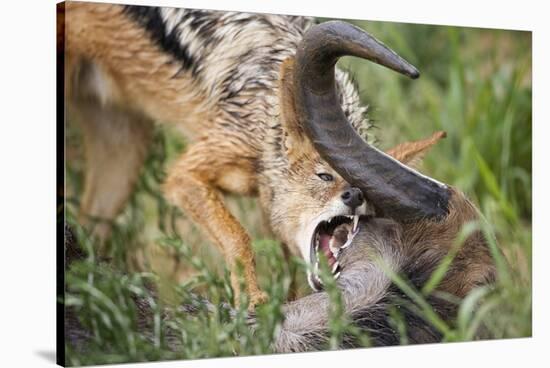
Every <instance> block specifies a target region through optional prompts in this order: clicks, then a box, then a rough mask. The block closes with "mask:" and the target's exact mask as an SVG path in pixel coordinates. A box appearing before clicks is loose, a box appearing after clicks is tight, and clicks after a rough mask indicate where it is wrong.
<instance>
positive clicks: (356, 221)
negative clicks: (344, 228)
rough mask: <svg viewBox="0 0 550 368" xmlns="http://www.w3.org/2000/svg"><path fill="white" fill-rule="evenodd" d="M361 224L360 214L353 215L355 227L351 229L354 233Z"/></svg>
mask: <svg viewBox="0 0 550 368" xmlns="http://www.w3.org/2000/svg"><path fill="white" fill-rule="evenodd" d="M358 224H359V215H355V216H353V227H352V229H351V232H352V233H355V232H356V231H357V225H358Z"/></svg>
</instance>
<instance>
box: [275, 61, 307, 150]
mask: <svg viewBox="0 0 550 368" xmlns="http://www.w3.org/2000/svg"><path fill="white" fill-rule="evenodd" d="M293 80H294V58H293V57H289V58H287V59H286V60H285V61H283V63H282V64H281V68H280V71H279V106H280V109H281V124H282V127H283V134H284V138H283V145H284V149H285V151H286V154H287V156H288V157H289V158H290V159H292V158H299V157H300V156H302V154H304V153H306V152H308V150H311V149H313V147H312V146H311V144H310V142H309V139H308V138H307V137H306V135H305V133H304V130H303V128H302V126H301V125H300V122H299V121H298V117H297V116H298V115H297V114H296V105H295V99H294V88H293V83H294V81H293Z"/></svg>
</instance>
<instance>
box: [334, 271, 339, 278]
mask: <svg viewBox="0 0 550 368" xmlns="http://www.w3.org/2000/svg"><path fill="white" fill-rule="evenodd" d="M338 277H340V271H338V272H337V273H335V274H334V279H335V280H338Z"/></svg>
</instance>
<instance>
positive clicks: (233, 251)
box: [164, 137, 266, 307]
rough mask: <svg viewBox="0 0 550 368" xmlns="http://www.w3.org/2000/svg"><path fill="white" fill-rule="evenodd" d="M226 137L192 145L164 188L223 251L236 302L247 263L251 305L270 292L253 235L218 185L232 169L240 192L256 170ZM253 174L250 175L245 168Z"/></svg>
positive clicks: (247, 186) (172, 169)
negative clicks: (260, 277) (262, 280)
mask: <svg viewBox="0 0 550 368" xmlns="http://www.w3.org/2000/svg"><path fill="white" fill-rule="evenodd" d="M234 148H235V146H232V145H231V142H229V141H228V140H227V139H225V137H224V138H223V139H220V140H215V139H213V138H212V137H210V138H209V139H208V140H206V141H202V142H198V143H196V144H194V145H193V146H191V147H190V148H189V149H188V151H187V152H186V153H184V154H183V156H182V157H181V158H180V159H179V161H178V162H176V164H175V165H174V166H173V167H172V168H171V170H170V171H169V173H168V179H167V181H166V183H165V186H164V192H165V195H166V197H167V198H168V200H169V201H170V202H171V203H173V204H175V205H177V206H179V207H180V208H182V209H183V210H184V211H185V213H186V214H187V215H189V216H190V217H191V218H192V220H193V221H194V222H195V223H196V224H197V225H198V226H199V227H200V228H201V230H202V231H203V234H205V235H206V236H208V237H209V238H210V239H211V240H212V241H213V243H214V244H216V245H217V246H218V247H219V248H220V250H221V251H222V253H223V255H224V257H225V260H226V262H227V264H228V266H229V268H230V270H231V283H232V286H233V289H234V291H235V296H236V298H235V302H236V303H238V301H239V291H240V288H239V282H238V281H239V280H238V277H237V273H236V266H237V264H238V263H240V264H241V265H242V267H243V271H244V278H245V284H246V288H247V290H246V291H247V292H248V295H249V296H250V306H251V307H253V306H254V305H257V304H261V303H263V302H264V301H265V300H266V294H265V293H264V292H262V291H261V290H260V288H259V287H258V282H257V278H256V270H255V262H254V254H253V252H252V246H251V240H250V237H249V235H248V234H247V232H246V230H245V229H244V228H243V227H242V225H241V224H240V223H239V221H238V220H237V219H236V218H235V217H234V216H233V215H232V214H231V213H230V212H229V210H228V209H227V208H226V206H225V204H224V201H223V198H222V195H221V193H220V190H219V187H220V185H218V184H219V183H221V182H224V180H222V176H224V175H227V173H228V172H233V173H235V172H238V173H239V178H238V179H237V178H236V177H234V179H235V180H234V181H235V182H238V183H239V185H238V187H239V192H240V194H246V192H249V191H252V190H253V188H252V187H251V186H250V185H247V184H245V183H249V182H250V180H247V179H249V178H250V177H251V176H252V175H253V173H252V172H251V171H249V169H248V168H247V166H249V165H248V163H246V162H245V160H244V159H243V157H244V156H243V155H242V154H239V153H237V152H235V149H234ZM247 172H248V173H249V174H248V175H247V174H246V173H247Z"/></svg>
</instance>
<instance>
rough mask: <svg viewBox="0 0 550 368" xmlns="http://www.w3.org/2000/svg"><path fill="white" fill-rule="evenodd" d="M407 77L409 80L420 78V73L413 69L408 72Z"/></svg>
mask: <svg viewBox="0 0 550 368" xmlns="http://www.w3.org/2000/svg"><path fill="white" fill-rule="evenodd" d="M409 77H410V78H411V79H418V78H419V77H420V72H419V71H418V70H417V69H413V70H411V71H410V72H409Z"/></svg>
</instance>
